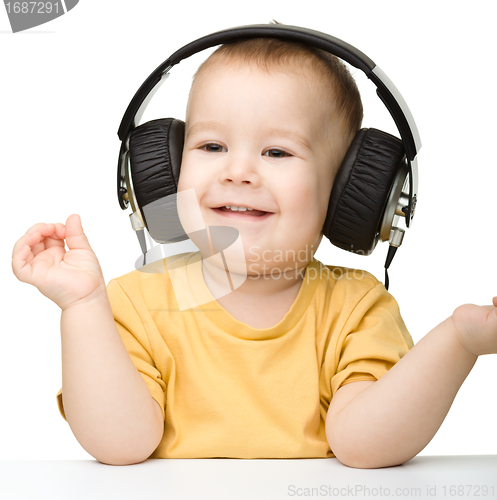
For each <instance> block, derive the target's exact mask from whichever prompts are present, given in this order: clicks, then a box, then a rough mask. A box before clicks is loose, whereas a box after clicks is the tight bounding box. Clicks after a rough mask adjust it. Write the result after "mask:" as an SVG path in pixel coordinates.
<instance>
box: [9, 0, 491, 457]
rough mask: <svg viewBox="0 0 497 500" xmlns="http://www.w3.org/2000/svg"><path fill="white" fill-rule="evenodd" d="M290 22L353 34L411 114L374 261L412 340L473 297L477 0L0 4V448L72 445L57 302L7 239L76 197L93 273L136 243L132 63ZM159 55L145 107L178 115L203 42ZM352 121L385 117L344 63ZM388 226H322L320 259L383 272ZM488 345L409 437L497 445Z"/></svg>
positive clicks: (482, 239)
mask: <svg viewBox="0 0 497 500" xmlns="http://www.w3.org/2000/svg"><path fill="white" fill-rule="evenodd" d="M272 19H276V20H278V21H279V22H282V23H285V24H293V25H300V26H305V27H309V28H313V29H317V30H319V31H324V32H326V33H329V34H332V35H334V36H336V37H338V38H341V39H342V40H345V41H347V42H348V43H350V44H352V45H354V46H356V47H357V48H359V49H360V50H362V51H363V52H365V53H366V54H367V55H368V56H369V57H370V58H371V59H373V60H374V61H375V62H376V63H377V64H378V66H380V67H381V68H382V69H383V71H385V73H386V74H387V75H388V76H389V77H390V79H391V80H392V81H393V82H394V83H395V85H396V86H397V87H398V89H399V90H400V91H401V93H402V95H403V96H404V98H405V100H406V101H407V103H408V104H409V107H410V109H411V111H412V113H413V115H414V117H415V119H416V122H417V125H418V128H419V131H420V134H421V139H422V142H423V148H422V150H421V152H420V154H419V167H420V176H419V182H420V184H419V203H418V209H417V215H416V218H415V220H414V224H413V227H412V229H410V230H408V231H407V234H406V237H405V239H404V244H403V246H402V248H401V249H400V250H399V252H398V255H397V256H396V258H395V260H394V262H393V264H392V266H391V268H390V269H391V272H390V280H391V286H390V291H391V292H392V293H393V295H394V296H395V297H396V299H397V301H398V302H399V304H400V308H401V312H402V315H403V317H404V320H405V322H406V324H407V326H408V328H409V330H410V332H411V334H412V337H413V339H414V341H415V342H418V341H419V340H420V339H421V338H422V337H423V336H424V335H426V334H427V333H428V332H429V331H430V330H431V329H432V328H433V327H435V326H436V325H437V324H438V323H440V322H441V321H442V320H444V319H445V318H447V317H448V316H449V315H450V314H451V313H452V311H453V310H454V308H455V307H457V306H458V305H460V304H462V303H466V302H473V303H477V304H489V303H490V302H491V299H492V297H493V296H494V295H497V280H496V278H497V272H496V267H495V264H494V260H493V259H494V258H495V248H496V242H497V238H496V235H495V228H496V225H495V217H494V214H493V211H494V207H495V186H496V181H497V173H496V168H495V167H496V163H497V160H496V154H495V135H496V134H495V114H496V98H495V69H494V67H495V53H494V49H495V47H496V35H495V24H494V23H495V17H494V2H492V1H478V0H477V1H473V2H470V3H468V2H458V1H450V2H449V1H438V2H437V1H433V0H430V1H418V2H399V1H398V0H397V1H386V0H377V1H375V2H371V1H357V0H355V1H353V2H344V1H340V2H335V1H332V0H326V1H312V0H308V1H306V2H288V1H285V2H279V1H273V0H264V1H251V2H241V3H239V2H233V1H230V2H228V1H225V2H223V1H216V0H214V1H211V2H197V3H195V2H194V3H192V2H180V1H177V2H165V1H159V0H157V1H154V0H140V1H138V0H135V1H129V0H119V1H117V0H110V1H106V2H95V1H92V0H81V1H80V3H79V4H78V5H77V6H76V7H75V8H74V9H73V10H72V11H70V12H69V13H68V14H67V15H65V16H62V17H61V18H59V19H56V20H54V21H52V22H51V23H48V24H46V25H42V26H39V27H37V28H33V29H32V30H29V31H27V32H23V33H18V34H12V33H11V31H10V25H9V23H8V19H7V15H6V13H5V11H4V10H1V9H0V54H1V55H0V58H1V59H0V61H1V79H0V89H1V92H0V110H1V114H0V116H1V118H0V142H1V148H0V154H1V169H2V176H3V181H2V185H1V187H2V214H1V218H2V221H3V222H2V227H3V230H2V246H1V256H0V263H1V265H0V272H1V283H2V291H1V292H0V293H1V294H2V300H1V308H2V314H1V321H2V328H1V340H0V349H1V351H0V354H1V358H0V359H1V363H0V370H1V371H0V383H1V397H2V411H1V414H0V423H1V425H0V443H1V447H0V459H88V458H91V457H90V455H88V454H87V453H86V452H85V451H84V450H83V449H82V448H81V446H80V445H79V443H78V442H77V441H76V439H75V438H74V436H73V435H72V433H71V430H70V428H69V426H68V424H67V423H66V422H65V421H64V420H63V419H62V417H61V416H60V415H59V412H58V409H57V405H56V399H55V396H56V393H57V391H58V390H59V388H60V387H61V358H60V330H59V321H60V309H59V308H58V306H56V305H55V304H54V303H52V302H51V301H50V300H48V299H47V298H45V297H44V296H43V295H41V294H40V292H38V290H37V289H35V288H34V287H32V286H30V285H27V284H25V283H21V282H19V281H18V280H17V279H16V278H15V276H14V275H13V273H12V270H11V263H10V261H11V254H12V248H13V246H14V243H15V242H16V241H17V240H18V239H19V237H21V236H22V235H23V234H24V233H25V232H26V231H27V230H28V228H30V227H31V226H32V225H34V224H35V223H37V222H65V221H66V219H67V217H68V216H69V215H71V214H72V213H78V214H79V215H80V216H81V218H82V222H83V227H84V229H85V232H86V234H87V236H88V238H89V240H90V243H91V245H92V247H93V249H94V251H95V253H96V254H97V256H98V258H99V261H100V264H101V267H102V269H103V272H104V276H105V279H106V281H107V282H108V281H109V280H110V279H112V278H114V277H117V276H121V275H122V274H125V273H127V272H129V271H131V270H133V268H134V262H135V260H136V259H137V257H138V256H139V255H140V250H139V245H138V241H137V239H136V237H135V234H134V232H133V231H132V229H131V226H130V223H129V219H128V215H129V213H130V212H129V210H128V211H126V212H123V211H122V210H121V209H120V208H119V205H118V202H117V196H116V166H117V156H118V151H119V146H120V143H119V140H118V137H117V129H118V126H119V123H120V120H121V118H122V115H123V113H124V111H125V109H126V106H127V105H128V103H129V101H130V99H131V98H132V96H133V95H134V93H135V92H136V90H137V89H138V87H139V86H140V85H141V83H142V82H143V80H145V78H146V77H147V76H148V75H149V74H150V73H151V72H152V71H153V70H154V69H155V68H156V67H157V66H158V65H159V64H160V63H162V61H163V60H165V59H166V58H167V57H168V56H169V55H170V54H172V53H173V52H174V51H176V50H177V49H178V48H180V47H181V46H183V45H185V44H186V43H188V42H190V41H192V40H194V39H196V38H199V37H201V36H203V35H206V34H209V33H211V32H213V31H217V30H220V29H225V28H229V27H233V26H239V25H243V24H255V23H268V22H270V21H271V20H272ZM205 55H206V53H204V54H203V55H202V56H200V58H196V59H195V60H188V61H185V62H184V63H181V64H180V65H179V66H178V67H176V68H174V69H173V71H172V73H171V77H170V79H169V81H168V82H166V83H165V85H164V86H163V87H162V89H161V91H160V93H159V94H157V96H156V101H154V102H153V104H154V106H153V107H152V108H150V113H148V115H147V116H145V119H153V118H159V117H166V116H175V117H176V118H184V105H185V103H186V95H187V92H188V88H189V83H190V81H191V77H192V75H193V72H194V70H195V68H196V66H197V65H198V64H199V62H200V61H201V60H202V59H203V58H204V57H205ZM353 74H354V75H355V76H357V79H358V83H359V85H360V88H361V91H362V92H363V100H364V107H365V120H364V126H367V127H369V126H373V127H376V128H380V129H384V130H386V131H389V132H392V133H395V132H396V131H395V126H394V125H393V121H392V120H391V118H390V117H389V115H388V113H387V111H386V110H385V108H384V107H383V105H382V104H381V102H380V100H379V99H378V98H377V97H376V96H375V90H374V86H373V85H372V84H371V83H370V82H369V81H368V80H367V79H366V78H365V76H364V75H363V74H362V73H359V72H358V70H354V71H353ZM386 251H387V247H386V244H382V245H379V246H378V247H377V249H376V250H375V252H374V254H373V255H372V256H370V257H362V256H355V255H351V254H348V253H347V252H344V251H342V250H339V249H336V248H334V247H332V246H331V244H330V243H329V242H328V240H326V241H323V243H322V246H321V247H320V249H319V251H318V254H317V258H318V259H319V260H321V261H322V262H324V263H326V264H337V265H345V266H350V267H356V268H363V269H366V270H368V271H370V272H372V273H373V274H375V275H376V276H377V277H378V278H379V279H381V280H383V262H384V259H385V256H386ZM496 368H497V356H495V355H491V356H488V355H487V356H482V357H480V358H479V360H478V361H477V363H476V365H475V367H474V369H473V371H472V372H471V373H470V375H469V376H468V378H467V380H466V382H465V383H464V384H463V386H462V387H461V389H460V391H459V393H458V395H457V397H456V399H455V401H454V404H453V405H452V408H451V410H450V411H449V414H448V416H447V418H446V419H445V421H444V423H443V424H442V427H441V428H440V430H439V431H438V433H437V434H436V436H435V437H434V439H433V440H432V441H431V442H430V443H429V445H428V446H427V447H426V448H425V449H424V450H423V451H422V452H421V455H452V454H456V455H457V454H497V426H496V422H497V402H496V401H497V398H496V396H495V395H496V385H497V375H496Z"/></svg>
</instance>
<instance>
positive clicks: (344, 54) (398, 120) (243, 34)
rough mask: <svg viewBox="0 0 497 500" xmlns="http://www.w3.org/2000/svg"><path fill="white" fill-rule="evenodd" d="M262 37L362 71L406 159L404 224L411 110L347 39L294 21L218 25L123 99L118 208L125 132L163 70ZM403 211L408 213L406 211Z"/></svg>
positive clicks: (415, 140) (414, 150) (415, 144)
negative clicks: (306, 47) (207, 51)
mask: <svg viewBox="0 0 497 500" xmlns="http://www.w3.org/2000/svg"><path fill="white" fill-rule="evenodd" d="M268 37H271V38H279V39H282V40H287V41H291V42H299V43H303V44H306V45H309V46H312V47H315V48H317V49H320V50H324V51H326V52H329V53H331V54H333V55H335V56H337V57H339V58H340V59H343V60H344V61H346V62H348V63H349V64H351V65H352V66H354V67H356V68H358V69H360V70H361V71H363V72H364V73H365V74H366V76H367V77H368V78H369V79H370V80H371V81H372V82H373V83H374V84H375V85H376V92H377V94H378V96H379V97H380V99H381V100H382V101H383V103H384V104H385V106H386V107H387V109H388V111H389V112H390V114H391V116H392V118H393V119H394V121H395V124H396V126H397V128H398V130H399V133H400V136H401V138H402V142H403V144H404V149H405V153H406V158H407V161H408V165H409V203H408V210H407V213H406V225H407V227H409V226H410V222H411V220H412V218H413V216H414V209H415V205H416V200H417V189H418V188H417V184H418V182H417V178H418V172H417V158H416V156H417V154H418V152H419V150H420V148H421V140H420V137H419V133H418V130H417V127H416V124H415V122H414V119H413V117H412V114H411V112H410V111H409V108H408V107H407V104H406V103H405V101H404V99H403V97H402V96H401V94H400V92H399V91H398V90H397V89H396V87H395V86H394V84H393V83H392V82H391V81H390V79H389V78H388V77H387V76H386V75H385V73H384V72H383V71H382V70H381V69H380V68H379V67H378V66H377V65H376V64H375V63H374V62H373V61H372V60H371V59H370V58H369V57H367V56H366V55H365V54H363V53H362V52H361V51H360V50H358V49H356V48H355V47H353V46H352V45H349V44H348V43H346V42H343V41H342V40H339V39H338V38H335V37H333V36H330V35H327V34H326V33H321V32H319V31H315V30H311V29H307V28H301V27H298V26H286V25H279V24H274V25H272V24H271V25H266V24H254V25H249V26H240V27H237V28H231V29H227V30H222V31H218V32H216V33H212V34H210V35H207V36H204V37H202V38H199V39H197V40H194V41H193V42H190V43H189V44H187V45H185V46H184V47H182V48H180V49H179V50H177V51H176V52H175V53H174V54H172V55H171V56H170V57H169V58H168V59H167V60H166V61H164V62H163V63H162V64H161V65H160V66H159V67H158V68H157V69H156V70H155V71H154V72H153V73H152V74H151V75H150V76H149V77H148V78H147V79H146V80H145V81H144V82H143V84H142V85H141V86H140V88H139V89H138V91H137V92H136V94H135V95H134V97H133V99H132V100H131V102H130V103H129V105H128V108H127V109H126V112H125V113H124V116H123V119H122V121H121V124H120V126H119V130H118V136H119V139H120V140H121V141H122V145H121V151H120V154H119V166H118V197H119V203H120V205H121V208H123V209H125V208H126V206H125V205H124V201H123V200H122V198H121V196H122V186H123V185H124V178H125V175H124V170H125V169H124V163H125V161H126V154H127V151H128V148H129V146H128V144H127V143H128V141H129V136H130V133H131V131H132V130H133V129H134V128H135V127H136V126H137V125H138V122H139V120H140V119H141V116H142V115H143V112H144V111H145V108H146V107H147V105H148V103H149V101H150V99H151V98H152V96H153V94H154V93H155V92H156V91H157V89H158V88H159V86H160V85H159V84H160V83H161V82H162V81H163V80H164V79H165V78H166V77H167V76H168V74H169V70H170V69H171V68H172V67H173V66H175V65H176V64H178V63H179V62H181V61H182V60H183V59H186V58H187V57H190V56H192V55H194V54H196V53H198V52H201V51H202V50H205V49H208V48H210V47H214V46H216V45H220V44H224V43H230V42H235V41H238V40H243V39H247V38H268ZM123 205H124V206H123ZM408 214H410V216H407V215H408Z"/></svg>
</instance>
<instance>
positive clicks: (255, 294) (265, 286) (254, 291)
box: [203, 260, 308, 300]
mask: <svg viewBox="0 0 497 500" xmlns="http://www.w3.org/2000/svg"><path fill="white" fill-rule="evenodd" d="M280 264H281V263H280ZM307 264H308V262H301V263H299V265H300V267H296V266H295V264H293V267H292V268H290V267H286V269H287V270H285V272H284V273H283V272H280V271H279V270H278V269H274V268H273V269H272V270H268V271H267V272H266V273H265V274H263V273H261V272H258V273H252V274H251V273H250V272H247V275H246V279H245V281H244V282H243V283H242V284H241V285H240V286H239V287H237V288H235V289H234V290H233V291H232V292H231V293H229V294H227V295H225V296H224V297H228V296H230V295H232V296H233V298H235V297H236V298H237V299H244V300H245V299H247V300H256V299H268V298H274V297H277V296H283V295H288V294H293V293H294V292H295V290H296V289H300V285H301V283H302V281H303V279H304V276H305V271H306V267H307ZM203 267H204V275H205V274H207V276H205V281H206V284H207V285H208V287H209V288H211V286H212V287H213V288H214V287H216V285H217V287H219V288H221V287H222V286H223V284H225V283H226V276H227V275H229V280H230V281H231V282H237V279H236V278H237V275H234V273H227V271H226V270H225V269H224V268H223V269H221V268H219V267H216V266H214V265H213V264H211V263H209V262H208V261H205V260H204V261H203ZM283 269H285V267H283ZM290 269H291V270H290ZM239 278H240V279H239V280H238V281H241V280H242V279H243V276H240V277H239ZM209 281H210V284H211V286H209ZM217 287H216V288H217ZM211 292H212V290H211Z"/></svg>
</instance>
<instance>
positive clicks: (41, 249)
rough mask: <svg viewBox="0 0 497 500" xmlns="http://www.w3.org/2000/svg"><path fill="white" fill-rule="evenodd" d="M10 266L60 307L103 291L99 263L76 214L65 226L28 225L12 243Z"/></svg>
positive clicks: (70, 304)
mask: <svg viewBox="0 0 497 500" xmlns="http://www.w3.org/2000/svg"><path fill="white" fill-rule="evenodd" d="M64 239H65V241H66V243H67V246H68V248H69V250H68V251H67V252H66V250H65V248H64ZM12 270H13V271H14V274H15V275H16V277H17V278H18V279H19V280H20V281H23V282H24V283H30V284H31V285H34V286H35V287H36V288H38V290H40V292H41V293H42V294H43V295H45V296H46V297H48V298H49V299H50V300H53V301H54V302H55V303H56V304H57V305H58V306H59V307H60V308H61V309H62V310H64V309H67V308H68V307H70V306H72V305H74V304H76V303H81V302H88V301H90V300H92V299H93V298H95V297H98V296H100V295H102V294H105V293H106V286H105V280H104V277H103V274H102V270H101V268H100V264H99V262H98V259H97V256H96V255H95V253H94V252H93V250H92V249H91V247H90V244H89V243H88V239H87V238H86V236H85V234H84V233H83V227H82V226H81V219H80V217H79V215H77V214H73V215H70V216H69V217H68V218H67V221H66V225H65V226H64V224H61V223H60V222H59V223H57V224H53V223H51V224H45V223H43V222H41V223H39V224H35V225H34V226H33V227H31V228H30V229H28V231H27V232H26V234H25V235H24V236H23V237H22V238H20V239H19V240H18V241H17V243H16V244H15V245H14V250H13V251H12Z"/></svg>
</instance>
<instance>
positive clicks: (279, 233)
mask: <svg viewBox="0 0 497 500" xmlns="http://www.w3.org/2000/svg"><path fill="white" fill-rule="evenodd" d="M320 90H322V84H319V83H317V82H316V79H315V78H314V79H313V78H312V77H311V76H310V75H308V74H306V73H305V72H304V71H301V72H300V73H297V72H296V71H295V72H294V71H289V72H286V73H283V72H280V71H271V72H270V73H268V72H265V71H263V70H261V69H258V68H256V67H255V66H253V65H247V64H239V63H237V62H232V63H230V64H223V65H214V67H213V68H209V70H208V71H206V72H204V73H202V74H200V75H199V76H198V77H197V80H196V81H195V84H194V86H193V88H192V92H191V95H190V101H189V105H188V110H187V120H186V137H185V146H184V151H183V159H182V164H181V173H180V179H179V185H178V191H182V190H186V189H190V188H194V189H195V193H196V196H197V200H198V202H199V205H200V210H201V213H202V216H203V219H204V222H205V224H206V225H208V226H222V225H226V226H233V227H235V228H236V229H238V230H239V231H240V235H241V241H242V244H243V248H244V252H245V257H246V263H247V273H248V275H249V276H250V275H252V274H254V273H256V274H257V272H259V273H261V274H263V273H264V272H267V271H268V270H272V269H275V268H279V269H280V271H281V272H283V271H284V270H285V268H288V265H291V266H292V269H297V268H299V269H300V268H303V267H305V266H306V265H307V263H308V262H309V261H310V260H311V258H312V255H313V254H314V253H315V251H316V250H317V246H318V245H319V242H320V239H321V229H322V227H323V223H324V219H325V216H326V210H327V207H328V200H329V195H330V192H331V186H332V181H333V177H334V173H335V171H336V168H337V167H336V165H335V163H336V162H335V161H334V158H335V156H336V152H335V148H334V146H333V141H332V140H330V139H332V137H331V136H332V132H333V127H332V126H331V125H330V122H331V121H332V111H333V110H332V108H331V106H330V104H329V103H327V102H326V100H325V98H324V97H320ZM323 93H324V92H323ZM336 133H337V134H338V132H336ZM226 206H229V207H230V208H226ZM238 207H240V208H238ZM233 208H235V209H237V208H238V210H237V211H234V210H233ZM244 209H246V210H244ZM250 209H253V210H250ZM299 251H301V254H299ZM281 252H286V254H285V255H286V256H287V258H285V259H283V260H282V259H281ZM303 252H305V254H306V257H304V258H302V259H301V258H299V255H302V254H303ZM277 255H279V256H280V258H279V259H278V258H277V257H276V256H277ZM263 265H265V267H264V269H265V271H264V270H262V269H263ZM275 272H277V269H275ZM273 276H274V274H273Z"/></svg>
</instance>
